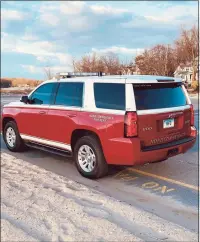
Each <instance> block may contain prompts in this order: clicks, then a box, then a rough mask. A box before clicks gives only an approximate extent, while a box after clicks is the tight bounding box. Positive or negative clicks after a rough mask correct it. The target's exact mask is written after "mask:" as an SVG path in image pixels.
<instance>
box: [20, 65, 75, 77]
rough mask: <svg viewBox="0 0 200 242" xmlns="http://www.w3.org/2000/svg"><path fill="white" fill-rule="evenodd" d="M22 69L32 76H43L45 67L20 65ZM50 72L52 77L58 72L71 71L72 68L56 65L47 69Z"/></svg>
mask: <svg viewBox="0 0 200 242" xmlns="http://www.w3.org/2000/svg"><path fill="white" fill-rule="evenodd" d="M21 67H22V68H24V69H25V70H26V71H28V72H30V73H32V74H42V73H43V74H45V73H44V68H45V67H46V66H45V65H44V66H35V65H21ZM49 68H50V70H51V73H52V74H53V75H55V74H56V73H58V72H68V71H72V70H73V69H72V66H71V65H69V66H63V65H60V66H59V65H58V66H52V67H49Z"/></svg>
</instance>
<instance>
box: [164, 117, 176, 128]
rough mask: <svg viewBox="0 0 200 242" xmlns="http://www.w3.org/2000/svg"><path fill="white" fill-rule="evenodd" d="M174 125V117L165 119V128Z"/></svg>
mask: <svg viewBox="0 0 200 242" xmlns="http://www.w3.org/2000/svg"><path fill="white" fill-rule="evenodd" d="M172 127H174V118H169V119H165V120H163V128H164V129H167V128H172Z"/></svg>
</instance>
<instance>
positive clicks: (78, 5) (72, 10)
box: [60, 1, 86, 15]
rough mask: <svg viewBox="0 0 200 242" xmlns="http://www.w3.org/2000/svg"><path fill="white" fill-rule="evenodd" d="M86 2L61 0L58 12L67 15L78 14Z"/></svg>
mask: <svg viewBox="0 0 200 242" xmlns="http://www.w3.org/2000/svg"><path fill="white" fill-rule="evenodd" d="M85 5H86V3H85V2H83V1H81V2H80V1H70V2H69V1H66V2H61V4H60V12H61V13H64V14H67V15H77V14H80V13H81V12H82V11H83V10H84V7H85Z"/></svg>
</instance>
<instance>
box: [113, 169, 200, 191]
mask: <svg viewBox="0 0 200 242" xmlns="http://www.w3.org/2000/svg"><path fill="white" fill-rule="evenodd" d="M126 171H133V172H135V173H138V174H141V175H145V176H149V177H153V178H156V179H159V180H163V181H166V182H170V183H172V184H176V185H179V186H182V187H186V188H189V189H192V190H195V191H199V188H198V187H197V186H194V185H190V184H187V183H184V182H180V181H176V180H173V179H171V178H167V177H164V176H159V175H156V174H152V173H149V172H146V171H141V170H138V169H135V168H127V169H126V170H123V171H121V172H119V173H118V174H116V175H115V177H117V176H119V175H120V174H121V173H124V172H126ZM126 176H127V178H128V174H126ZM127 180H128V179H127Z"/></svg>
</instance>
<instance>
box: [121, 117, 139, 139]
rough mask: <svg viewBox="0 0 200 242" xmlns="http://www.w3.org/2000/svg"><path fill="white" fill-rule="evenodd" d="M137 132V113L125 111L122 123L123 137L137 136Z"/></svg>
mask: <svg viewBox="0 0 200 242" xmlns="http://www.w3.org/2000/svg"><path fill="white" fill-rule="evenodd" d="M137 133H138V132H137V113H136V112H126V114H125V123H124V134H125V137H134V136H137Z"/></svg>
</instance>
